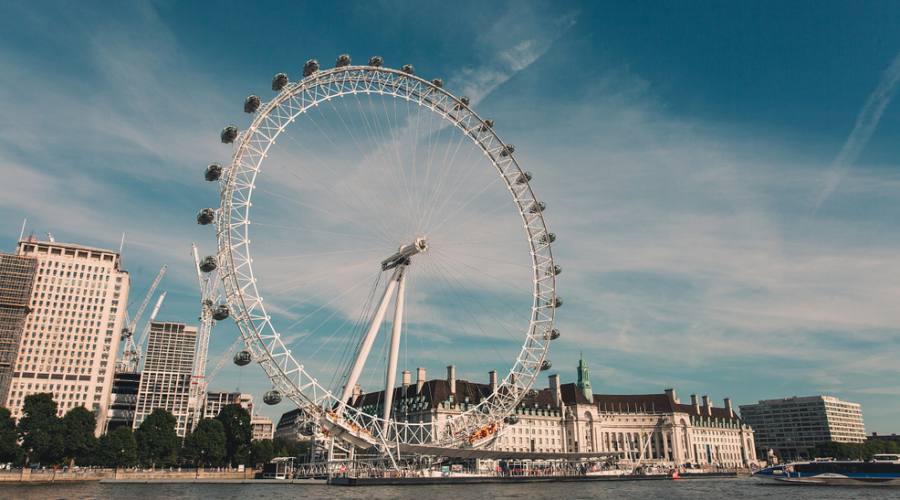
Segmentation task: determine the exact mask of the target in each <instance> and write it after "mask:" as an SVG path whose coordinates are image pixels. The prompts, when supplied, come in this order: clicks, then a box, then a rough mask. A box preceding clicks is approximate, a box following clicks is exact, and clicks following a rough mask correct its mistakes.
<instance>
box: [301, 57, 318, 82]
mask: <svg viewBox="0 0 900 500" xmlns="http://www.w3.org/2000/svg"><path fill="white" fill-rule="evenodd" d="M316 71H319V61H317V60H315V59H310V60H309V61H306V64H304V65H303V78H306V77H307V76H309V75H311V74H313V73H315V72H316Z"/></svg>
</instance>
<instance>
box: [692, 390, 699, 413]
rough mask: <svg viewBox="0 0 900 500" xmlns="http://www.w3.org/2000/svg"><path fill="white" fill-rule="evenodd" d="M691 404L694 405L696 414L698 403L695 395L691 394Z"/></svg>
mask: <svg viewBox="0 0 900 500" xmlns="http://www.w3.org/2000/svg"><path fill="white" fill-rule="evenodd" d="M691 405H693V407H694V411H695V412H697V415H699V414H700V403H698V402H697V395H696V394H691Z"/></svg>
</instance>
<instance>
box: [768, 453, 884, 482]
mask: <svg viewBox="0 0 900 500" xmlns="http://www.w3.org/2000/svg"><path fill="white" fill-rule="evenodd" d="M778 467H781V469H780V470H779V469H778ZM755 476H757V477H769V478H771V479H774V480H776V481H780V482H783V483H788V484H813V485H843V486H848V485H866V486H900V455H898V454H878V455H875V456H874V457H873V458H872V460H869V461H866V462H864V461H860V460H813V461H809V462H794V463H790V464H786V465H784V466H774V467H767V468H765V469H762V470H761V471H759V472H757V473H756V474H755Z"/></svg>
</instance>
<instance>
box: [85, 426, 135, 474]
mask: <svg viewBox="0 0 900 500" xmlns="http://www.w3.org/2000/svg"><path fill="white" fill-rule="evenodd" d="M96 450H97V451H96V453H95V457H96V458H95V462H96V463H97V464H98V465H105V466H108V467H132V466H134V465H137V463H138V452H137V441H135V439H134V433H133V432H132V431H131V427H127V426H122V427H118V428H116V429H115V430H114V431H112V432H109V433H107V434H104V435H103V436H101V437H100V440H99V441H98V443H97V447H96Z"/></svg>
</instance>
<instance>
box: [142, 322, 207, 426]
mask: <svg viewBox="0 0 900 500" xmlns="http://www.w3.org/2000/svg"><path fill="white" fill-rule="evenodd" d="M196 348H197V328H195V327H192V326H188V325H185V324H184V323H168V322H158V321H154V322H152V323H150V335H149V339H148V341H147V350H146V354H144V369H143V371H142V372H141V381H140V386H139V388H138V395H137V404H136V406H135V412H134V424H133V426H134V428H135V429H137V428H138V427H140V425H141V423H142V422H143V421H144V419H145V418H146V417H147V415H150V414H151V413H153V410H155V409H157V408H162V409H164V410H168V411H169V412H171V413H172V415H175V418H176V421H177V422H176V425H175V430H176V432H177V433H178V435H179V436H180V437H184V435H185V434H186V433H187V431H189V430H190V408H189V407H190V405H189V400H190V388H191V374H192V373H193V366H194V352H195V350H196Z"/></svg>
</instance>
